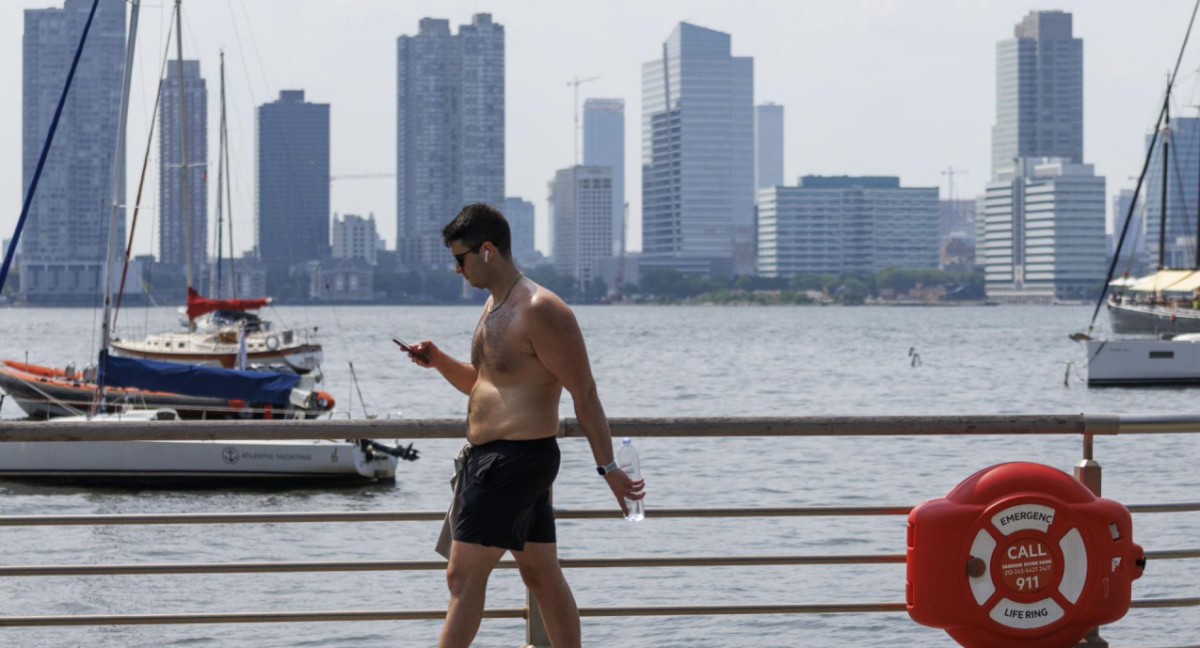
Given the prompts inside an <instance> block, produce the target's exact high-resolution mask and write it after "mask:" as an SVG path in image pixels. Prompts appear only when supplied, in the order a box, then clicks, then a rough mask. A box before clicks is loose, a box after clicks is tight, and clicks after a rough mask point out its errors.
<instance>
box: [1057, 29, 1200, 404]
mask: <svg viewBox="0 0 1200 648" xmlns="http://www.w3.org/2000/svg"><path fill="white" fill-rule="evenodd" d="M1194 20H1195V14H1193V16H1192V21H1194ZM1187 33H1188V36H1185V37H1184V41H1183V46H1182V47H1181V50H1180V54H1179V59H1178V60H1177V62H1176V67H1175V70H1174V71H1173V72H1172V74H1171V77H1170V79H1169V81H1168V82H1167V89H1166V92H1165V93H1164V98H1163V104H1162V109H1161V110H1160V112H1159V116H1158V120H1157V122H1156V123H1155V129H1154V134H1153V136H1152V137H1151V140H1150V144H1149V146H1148V147H1147V150H1146V157H1145V162H1144V163H1143V165H1142V172H1141V174H1140V175H1139V177H1138V181H1137V185H1136V187H1135V188H1134V195H1133V199H1132V200H1131V201H1130V206H1129V212H1128V213H1127V214H1126V218H1125V223H1124V226H1123V227H1122V229H1121V236H1120V238H1119V239H1118V242H1117V247H1116V251H1115V252H1114V254H1113V259H1112V263H1111V264H1110V265H1109V269H1108V276H1107V277H1106V278H1105V282H1104V286H1103V288H1102V290H1101V294H1100V298H1099V299H1098V300H1097V303H1096V308H1095V310H1094V311H1093V313H1092V321H1091V323H1090V324H1089V326H1088V333H1075V334H1072V335H1071V338H1072V339H1074V340H1077V341H1081V342H1083V343H1084V346H1085V348H1086V350H1087V362H1086V368H1087V384H1088V385H1089V386H1107V385H1178V384H1200V303H1197V302H1196V301H1195V298H1196V297H1200V292H1198V290H1200V270H1197V269H1195V268H1188V269H1172V268H1168V267H1166V264H1165V260H1166V257H1165V247H1166V214H1167V211H1168V210H1167V205H1168V202H1167V177H1168V176H1169V175H1170V173H1169V161H1170V141H1171V139H1170V135H1171V112H1170V106H1171V90H1172V88H1173V86H1174V83H1175V79H1176V76H1177V75H1178V72H1179V64H1180V63H1181V62H1182V60H1183V52H1184V51H1186V48H1187V42H1188V37H1189V36H1190V34H1191V22H1189V25H1188V32H1187ZM1160 137H1161V138H1162V161H1163V172H1162V186H1161V191H1162V194H1161V195H1162V220H1161V221H1160V227H1159V241H1158V243H1159V246H1158V249H1159V258H1158V271H1157V272H1155V273H1153V274H1151V275H1149V276H1147V277H1144V278H1142V279H1138V280H1132V281H1131V280H1129V279H1128V278H1125V277H1122V278H1120V279H1114V278H1113V274H1114V271H1115V270H1116V266H1117V263H1118V262H1119V261H1120V256H1121V248H1122V247H1123V245H1124V243H1125V239H1126V237H1127V235H1128V234H1129V225H1130V223H1131V222H1132V220H1133V214H1134V209H1136V207H1137V203H1138V194H1139V193H1140V192H1141V189H1142V184H1143V182H1144V181H1145V178H1146V172H1147V170H1148V169H1149V167H1150V162H1151V159H1152V157H1153V154H1154V151H1155V144H1156V141H1157V140H1158V139H1159V138H1160ZM1196 265H1197V267H1200V246H1198V248H1197V260H1196ZM1172 295H1175V296H1172ZM1102 304H1103V305H1107V307H1108V313H1109V319H1110V321H1111V322H1112V330H1113V332H1114V333H1118V334H1122V333H1149V334H1154V336H1153V337H1151V336H1144V337H1114V338H1110V339H1103V338H1101V337H1100V336H1093V335H1092V334H1091V333H1092V331H1093V327H1094V325H1095V321H1096V316H1097V315H1098V314H1099V311H1100V306H1101V305H1102Z"/></svg>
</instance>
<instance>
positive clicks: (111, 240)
mask: <svg viewBox="0 0 1200 648" xmlns="http://www.w3.org/2000/svg"><path fill="white" fill-rule="evenodd" d="M140 8H141V2H140V0H133V8H132V9H131V10H130V13H129V42H128V43H127V44H126V46H125V70H124V72H123V73H122V75H123V79H122V81H121V115H120V119H119V120H118V121H117V150H116V153H114V154H113V172H112V193H111V194H110V201H109V204H110V205H111V206H112V210H111V211H110V212H109V216H108V245H107V246H106V247H105V251H104V267H103V268H102V269H101V274H100V276H101V277H102V279H103V281H104V318H103V319H102V320H101V321H100V337H101V346H100V349H101V353H103V352H106V351H107V350H108V343H109V341H110V340H111V338H112V330H111V324H112V323H111V322H110V321H109V320H110V318H111V317H112V277H111V275H110V272H111V271H112V264H113V257H114V256H116V251H117V229H118V224H119V219H120V216H121V185H122V184H123V183H124V182H125V122H126V121H128V117H129V86H130V83H131V82H132V80H133V74H132V72H133V53H134V48H135V46H136V45H137V25H138V11H139V9H140ZM100 373H101V375H103V373H104V372H103V371H101V372H100ZM99 390H100V396H101V400H100V401H98V402H103V400H102V399H103V395H104V383H103V381H100V384H99Z"/></svg>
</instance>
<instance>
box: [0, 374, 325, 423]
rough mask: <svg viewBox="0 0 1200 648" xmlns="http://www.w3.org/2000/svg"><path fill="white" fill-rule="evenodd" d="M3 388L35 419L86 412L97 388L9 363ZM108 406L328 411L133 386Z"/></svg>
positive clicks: (203, 413) (209, 411)
mask: <svg viewBox="0 0 1200 648" xmlns="http://www.w3.org/2000/svg"><path fill="white" fill-rule="evenodd" d="M14 365H17V366H14ZM0 389H3V390H4V391H5V392H7V393H8V394H9V395H10V396H12V397H13V400H15V401H16V402H17V405H18V406H19V407H20V408H21V409H22V410H24V412H25V413H26V414H28V415H29V416H30V417H31V418H36V419H44V418H51V417H56V416H70V415H76V414H80V413H82V412H86V411H88V410H89V409H90V408H91V405H92V401H93V399H94V398H95V393H96V385H95V383H93V382H88V381H85V380H78V379H68V378H67V377H66V376H65V374H63V372H61V371H58V370H54V369H49V368H46V367H39V366H37V365H32V366H30V365H21V363H13V362H11V361H6V364H5V365H2V366H0ZM104 402H105V406H104V408H103V409H104V410H105V411H109V412H114V411H120V410H122V409H125V408H126V407H130V406H133V407H139V408H145V409H155V408H163V407H165V408H170V409H174V410H175V411H177V412H178V413H179V415H180V416H181V417H182V418H190V419H198V418H247V417H257V418H271V417H275V416H280V417H287V418H292V417H294V416H295V415H296V413H297V412H304V416H305V418H315V417H317V416H319V415H320V414H323V413H324V412H322V411H314V410H297V409H295V408H293V407H287V408H273V409H270V410H264V409H262V408H254V407H249V408H248V407H247V406H246V404H245V403H242V402H240V401H233V400H225V399H222V398H210V397H205V396H188V395H184V394H174V393H170V392H156V391H148V390H143V389H137V388H132V387H129V388H126V387H109V388H106V389H105V399H104Z"/></svg>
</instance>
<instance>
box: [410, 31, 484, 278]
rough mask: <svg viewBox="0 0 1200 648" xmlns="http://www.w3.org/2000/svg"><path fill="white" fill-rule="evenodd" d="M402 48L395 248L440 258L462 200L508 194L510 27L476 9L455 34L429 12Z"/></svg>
mask: <svg viewBox="0 0 1200 648" xmlns="http://www.w3.org/2000/svg"><path fill="white" fill-rule="evenodd" d="M397 57H398V65H397V84H396V88H397V90H396V107H397V110H396V120H397V122H396V140H397V142H396V239H397V241H396V250H397V252H398V253H399V256H400V262H401V264H402V265H404V266H407V267H410V268H430V267H435V266H443V265H445V264H446V259H447V255H446V251H445V249H444V248H445V246H444V245H443V244H442V238H441V230H442V226H444V225H445V224H446V223H447V222H448V221H449V220H450V219H451V218H453V217H454V215H455V214H457V213H458V212H459V210H461V209H462V207H463V205H466V204H470V203H474V202H483V203H487V204H489V205H492V206H494V207H497V208H500V207H502V206H503V204H504V27H503V26H502V25H500V24H498V23H495V22H493V21H492V17H491V14H476V15H475V16H474V17H473V18H472V20H471V24H470V25H463V26H461V27H460V28H459V31H458V35H457V36H456V35H453V34H451V33H450V21H448V20H441V19H435V18H423V19H422V20H421V22H420V26H419V30H418V33H417V35H416V36H401V37H400V38H399V39H398V41H397Z"/></svg>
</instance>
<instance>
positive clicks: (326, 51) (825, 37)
mask: <svg viewBox="0 0 1200 648" xmlns="http://www.w3.org/2000/svg"><path fill="white" fill-rule="evenodd" d="M106 1H107V0H106ZM14 4H15V5H17V6H15V7H14V6H9V7H6V8H5V11H6V13H7V14H8V15H6V16H5V18H6V20H0V25H3V26H2V27H0V33H4V34H5V35H6V36H9V37H10V38H8V39H6V41H5V42H6V43H8V47H9V51H8V52H6V53H5V55H6V60H7V61H9V63H8V64H6V65H4V66H0V83H7V84H9V85H10V86H15V87H19V77H20V69H21V66H20V45H19V43H20V35H21V34H20V31H21V23H22V21H21V20H20V16H19V14H18V12H20V11H23V10H24V9H25V8H35V7H46V6H54V5H59V6H61V3H60V2H54V1H49V2H20V3H14ZM1120 6H1122V5H1118V4H1117V3H1115V2H1113V3H1104V2H1100V3H1096V2H1092V3H1086V2H1068V3H1061V4H1058V5H1056V6H1054V7H1049V6H1047V5H1045V4H1041V3H1034V2H1021V3H998V2H995V3H970V4H969V5H964V4H962V3H951V2H929V3H921V4H920V5H917V4H894V5H883V6H881V5H878V4H877V3H867V2H862V3H856V2H845V3H836V6H823V5H822V6H816V5H811V4H809V5H801V6H798V7H796V6H792V5H783V4H780V5H776V6H773V7H761V6H760V7H761V8H760V10H757V11H754V12H745V11H738V10H737V9H736V7H735V5H734V4H733V3H726V2H705V3H665V4H663V5H662V6H661V7H659V10H658V11H656V12H654V15H653V16H650V15H646V14H645V13H643V12H642V11H639V9H638V7H637V6H636V5H634V4H633V3H624V2H617V3H614V4H612V5H608V6H606V7H605V9H604V11H601V12H593V13H594V14H596V15H593V14H589V15H588V19H587V20H582V19H581V18H580V17H579V16H578V12H577V11H575V10H571V9H570V8H569V7H560V6H557V5H554V4H553V3H542V2H518V3H510V4H506V5H491V6H489V5H487V4H484V3H479V2H463V3H455V4H452V5H447V4H444V3H408V4H405V5H404V6H402V7H396V6H391V5H390V4H384V3H378V2H361V3H350V4H347V5H344V6H341V7H339V8H338V10H337V12H336V15H337V17H336V18H333V17H332V16H333V12H332V11H330V10H327V9H325V8H323V7H321V6H320V5H315V4H313V5H302V6H301V7H300V9H299V10H294V11H288V12H280V11H276V10H275V8H277V7H276V5H275V3H273V2H269V1H265V0H264V1H261V2H255V3H228V5H227V6H217V5H216V4H213V5H212V6H208V5H204V4H200V3H194V6H193V5H189V4H186V3H185V5H184V22H185V40H184V56H185V57H187V58H197V59H200V60H201V61H202V66H203V67H204V68H205V69H210V70H211V69H216V57H217V53H218V49H219V48H220V47H222V46H223V47H225V49H226V51H227V54H229V57H230V66H229V71H230V79H229V86H230V130H231V133H230V135H231V143H232V147H233V150H232V152H231V157H233V158H234V159H233V173H234V177H233V184H234V219H235V223H234V225H235V238H236V239H237V240H238V241H239V242H241V243H243V245H242V247H243V249H245V248H246V247H248V245H245V244H246V243H248V242H249V241H251V240H253V234H252V232H253V221H252V219H253V214H254V210H253V195H254V186H253V168H254V167H253V111H254V109H255V107H256V106H258V105H261V104H263V103H266V102H268V101H271V100H272V99H274V97H275V96H276V95H277V92H278V90H280V89H289V88H306V89H307V90H308V94H309V97H310V101H316V102H320V103H329V104H331V119H332V121H333V123H332V132H333V142H332V149H333V150H332V154H333V160H332V163H331V166H332V172H333V173H334V175H335V176H344V175H351V174H371V173H376V174H386V173H394V172H395V161H394V160H395V150H394V142H395V139H394V128H395V107H394V100H389V99H390V98H391V97H394V92H395V80H394V79H395V76H394V75H395V63H394V47H395V39H396V38H397V37H398V36H400V35H402V34H405V33H412V32H414V31H415V29H416V26H417V24H418V22H419V20H420V19H421V18H423V17H441V18H445V19H448V20H449V21H451V23H453V24H465V23H468V22H469V20H470V16H472V15H474V14H475V13H480V12H491V13H493V15H494V18H495V20H496V21H497V22H499V23H501V24H504V25H505V28H506V30H507V31H508V45H507V48H506V59H507V68H508V70H507V73H506V82H507V84H508V85H509V90H508V100H507V102H506V103H507V127H506V139H507V140H508V142H509V144H508V146H507V154H506V166H507V168H508V171H507V175H508V179H507V182H506V188H505V189H506V191H505V193H506V194H507V195H517V196H525V197H527V198H529V199H532V200H535V201H538V200H539V197H540V196H541V195H544V191H545V181H546V178H547V177H549V176H550V174H552V173H553V171H554V170H555V169H559V168H562V167H564V166H567V165H569V164H570V161H571V155H572V153H571V151H572V148H573V141H572V140H573V138H572V136H571V124H572V119H571V112H572V109H571V89H570V88H569V87H567V86H566V81H567V80H568V79H570V78H571V75H572V74H575V73H578V74H580V75H581V76H582V75H596V76H600V77H601V78H600V79H599V80H597V81H596V82H594V83H590V84H588V85H587V86H584V87H583V88H582V89H581V93H580V100H581V102H582V101H583V100H584V99H586V98H589V97H620V98H623V99H624V100H625V102H626V105H627V107H629V108H630V110H629V111H628V112H629V114H627V115H626V119H627V120H635V119H636V120H640V118H641V115H640V108H639V106H640V105H641V91H640V79H639V77H640V66H641V64H643V63H645V62H647V61H651V60H655V59H656V58H658V57H659V56H660V48H661V43H662V41H663V40H664V39H665V38H666V37H667V36H668V35H669V33H670V31H671V29H673V28H674V26H675V25H676V24H678V22H679V21H682V20H687V21H689V22H693V23H695V24H698V25H701V26H704V27H707V28H711V29H715V30H720V31H724V32H727V33H729V34H731V37H732V43H733V48H734V51H735V52H736V53H737V54H739V55H745V56H752V57H754V58H755V62H756V64H755V68H756V69H755V97H754V101H755V103H763V102H767V101H774V102H776V103H779V104H781V105H784V106H787V107H788V116H789V119H788V128H787V132H786V137H787V145H786V148H785V151H786V154H787V156H788V158H789V163H788V173H789V174H791V175H789V176H787V177H785V182H787V183H788V184H791V183H794V181H795V177H796V176H798V175H803V174H810V173H811V174H827V175H840V174H850V175H870V174H887V175H898V176H899V177H901V179H902V182H903V183H904V184H905V185H906V186H907V185H916V186H942V187H943V189H944V187H945V182H944V179H943V178H942V177H940V172H941V170H943V169H945V168H946V167H947V166H949V165H953V166H955V167H956V168H959V169H965V170H966V171H968V172H969V173H968V175H966V176H963V177H961V178H958V179H956V185H957V186H956V188H957V194H958V196H959V197H965V196H975V195H979V194H980V193H981V192H982V187H983V184H984V183H985V182H986V180H987V179H988V178H987V176H988V171H989V166H990V164H989V162H990V127H991V125H992V123H993V122H994V119H995V114H994V108H993V106H994V99H995V96H994V95H995V88H994V77H993V74H994V70H995V43H996V42H998V41H1000V40H1003V39H1005V38H1009V37H1011V34H1012V25H1013V24H1014V23H1016V22H1017V21H1019V20H1020V19H1021V18H1023V17H1024V16H1025V15H1026V14H1028V13H1029V11H1031V10H1038V9H1051V8H1054V9H1061V10H1064V11H1068V12H1071V13H1072V14H1073V16H1074V34H1075V36H1077V37H1078V38H1081V39H1082V40H1083V41H1084V43H1085V51H1086V53H1087V56H1086V57H1085V63H1084V104H1085V114H1086V115H1087V119H1086V123H1085V127H1084V128H1085V129H1084V142H1085V143H1084V150H1085V151H1086V154H1085V155H1086V158H1087V161H1088V162H1090V163H1094V164H1096V172H1097V174H1098V175H1106V176H1108V177H1109V178H1111V179H1112V181H1111V182H1110V183H1109V188H1108V193H1109V196H1111V195H1115V193H1116V192H1117V191H1119V190H1120V189H1122V188H1126V187H1127V186H1128V185H1132V182H1124V181H1119V180H1117V179H1118V178H1125V177H1127V176H1129V175H1134V174H1136V173H1137V171H1138V170H1139V169H1140V165H1141V156H1142V155H1143V154H1144V150H1142V146H1143V137H1144V135H1145V130H1146V127H1147V125H1148V124H1149V123H1150V121H1151V120H1152V119H1153V117H1154V112H1155V104H1156V103H1157V102H1158V101H1159V96H1160V93H1161V86H1162V79H1163V78H1164V76H1165V72H1166V71H1167V69H1168V68H1169V66H1170V65H1171V64H1173V62H1174V59H1175V55H1176V53H1177V50H1178V46H1179V42H1180V40H1181V38H1182V31H1183V27H1184V26H1185V24H1186V23H1185V21H1186V18H1187V15H1188V14H1189V12H1190V5H1189V3H1184V2H1171V3H1168V4H1163V5H1160V6H1158V7H1157V8H1156V11H1155V12H1122V11H1116V10H1115V8H1118V7H1120ZM1150 14H1153V15H1150ZM168 17H169V6H168V7H166V8H165V9H164V8H160V7H149V6H144V7H143V12H142V24H141V28H140V29H141V31H140V36H139V53H138V61H139V63H138V69H137V70H135V78H134V88H135V97H134V99H133V102H132V108H131V121H130V134H129V143H130V145H129V146H130V149H129V159H130V160H135V159H136V158H137V157H139V156H140V155H141V151H140V150H139V149H140V148H141V146H143V142H144V138H145V128H146V123H147V122H146V113H147V112H148V111H149V105H151V104H152V101H151V100H150V98H149V97H147V96H145V95H146V90H145V89H146V88H147V87H152V83H153V79H154V78H155V77H156V76H157V69H158V63H159V57H161V53H162V46H163V45H164V43H163V42H162V36H163V34H164V33H165V29H164V28H163V27H164V25H165V23H166V21H167V18H168ZM234 25H236V27H237V30H238V31H237V34H235V32H234ZM3 30H8V31H3ZM618 30H620V31H618ZM615 33H621V34H622V39H621V42H622V43H626V44H628V45H630V46H629V47H616V46H614V45H613V43H614V42H615V41H614V40H613V38H612V34H615ZM239 36H240V40H239ZM197 42H205V43H211V46H210V47H206V48H205V49H204V50H203V51H197ZM1131 42H1135V43H1138V45H1139V46H1138V47H1136V48H1131V47H1129V44H1130V43H1131ZM1190 49H1191V50H1192V51H1194V46H1193V48H1190ZM548 50H549V51H553V52H554V56H546V55H545V52H546V51H548ZM1196 58H1197V57H1196V55H1195V54H1191V55H1190V56H1188V57H1187V58H1185V63H1184V66H1183V69H1184V72H1183V75H1182V76H1181V80H1182V81H1183V83H1184V84H1186V83H1187V77H1188V75H1189V74H1193V73H1192V72H1190V70H1193V69H1194V68H1195V65H1194V63H1193V62H1194V61H1195V59H1196ZM348 68H353V69H354V70H355V74H352V75H351V74H345V70H346V69H348ZM848 79H850V80H848ZM1182 87H1184V88H1188V87H1189V86H1187V85H1183V86H1182ZM139 89H140V90H139ZM151 92H152V90H151ZM139 93H140V94H139ZM1186 95H1187V93H1186V92H1179V93H1178V95H1177V96H1178V103H1179V105H1180V106H1186V105H1189V104H1192V103H1196V102H1195V101H1194V100H1192V98H1191V97H1188V96H1186ZM210 101H211V98H210ZM19 107H20V99H19V95H14V94H12V93H10V96H9V97H8V98H6V99H4V100H3V101H2V102H0V114H2V115H5V116H7V117H10V119H7V120H5V123H6V124H8V126H7V127H6V128H5V129H2V130H0V146H5V147H6V148H7V149H9V150H14V147H19V142H20V119H19V113H18V112H16V111H18V110H19ZM882 107H886V108H887V111H886V112H883V111H882ZM211 110H212V107H211V106H210V111H211ZM1179 112H1180V113H1182V114H1186V110H1182V109H1181V110H1180V111H1179ZM1177 114H1178V113H1177ZM636 130H637V129H633V128H627V129H626V131H627V132H626V154H627V156H626V186H627V192H628V194H629V201H630V210H631V213H630V221H631V223H630V225H631V227H630V229H631V231H633V232H635V233H636V232H638V231H640V224H641V202H640V200H641V196H640V186H639V184H640V183H639V182H637V169H638V168H640V159H639V155H638V154H639V151H640V146H639V143H640V142H639V136H640V133H638V132H636ZM213 131H215V128H210V137H215V135H214V134H213ZM372 133H373V134H374V135H372ZM210 146H215V143H210ZM15 157H16V156H15V155H9V156H7V157H6V158H5V159H3V160H0V196H3V197H4V199H5V200H7V201H8V203H7V204H10V205H13V207H12V208H10V210H9V211H7V212H5V213H4V215H3V216H0V228H3V229H5V230H6V231H9V232H10V231H11V229H12V226H13V224H14V223H15V219H16V212H17V207H16V206H17V205H19V202H20V198H21V196H22V195H23V189H24V188H23V186H22V183H21V180H20V170H19V166H20V163H19V160H18V159H15ZM131 165H132V162H131ZM128 175H131V176H132V175H134V174H128ZM134 182H136V180H135V179H134V178H131V179H130V186H136V185H134V184H133V183H134ZM389 185H392V182H390V181H388V180H379V181H374V180H361V181H359V180H350V179H345V180H342V179H338V180H336V181H335V182H334V183H333V186H332V195H333V200H332V201H331V210H333V211H339V212H342V213H347V212H349V213H367V212H372V211H373V212H375V213H376V215H377V220H378V221H379V222H380V224H381V231H380V234H381V236H382V237H383V238H384V239H385V240H386V241H387V242H388V246H389V247H394V245H395V232H394V230H393V229H392V228H391V227H389V226H388V225H389V223H394V213H393V210H394V208H395V207H394V205H395V190H394V186H389ZM128 194H129V195H133V191H132V190H130V191H128ZM147 194H148V195H157V190H156V187H155V186H150V187H147ZM210 202H211V201H210ZM542 211H543V210H539V215H538V220H539V226H544V223H545V214H543V213H540V212H542ZM450 216H452V214H448V215H447V218H449V217H450ZM210 218H211V215H210ZM539 229H542V228H541V227H539ZM139 230H140V231H139V233H138V237H139V238H141V237H143V236H146V237H148V236H149V228H145V229H142V228H139ZM543 234H544V231H543V232H539V237H541V236H542V235H543ZM631 238H635V237H631ZM538 243H539V248H541V249H545V248H546V241H544V240H539V241H538ZM630 243H631V245H630V247H631V249H638V248H639V247H640V245H639V244H640V241H639V240H636V238H635V240H631V241H630ZM151 249H153V246H152V245H150V244H135V253H145V252H147V251H149V250H151Z"/></svg>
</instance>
